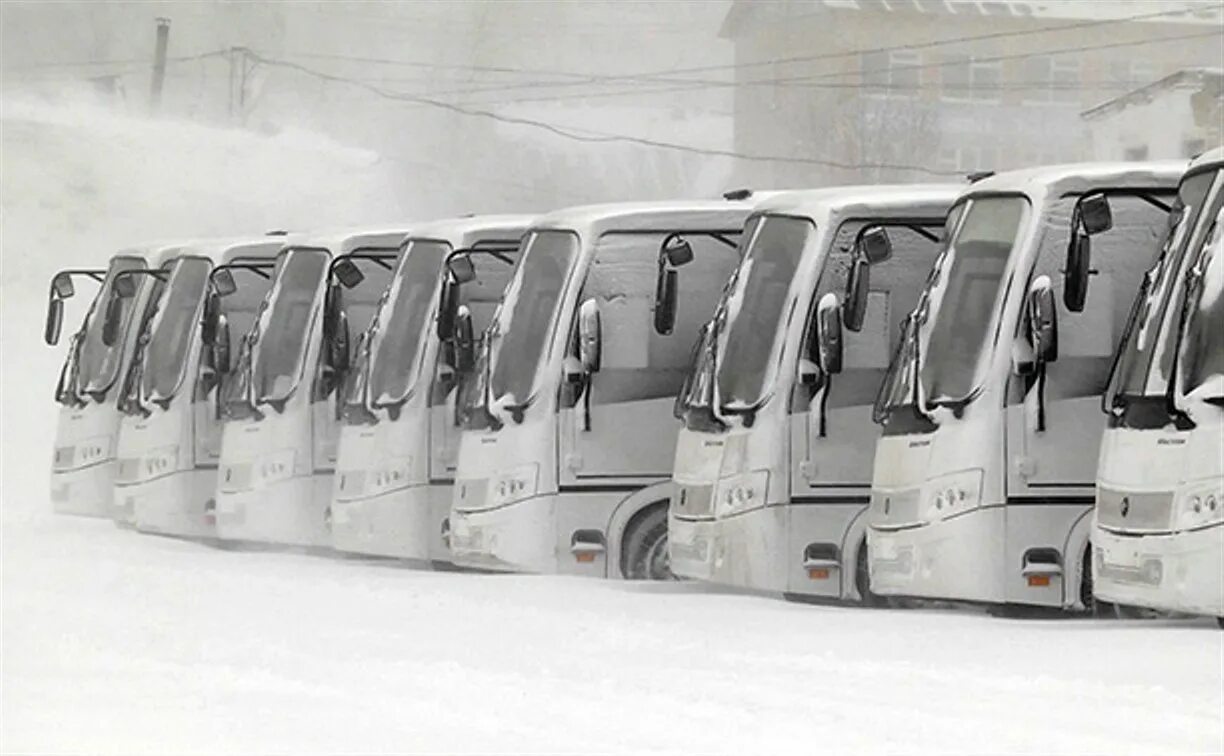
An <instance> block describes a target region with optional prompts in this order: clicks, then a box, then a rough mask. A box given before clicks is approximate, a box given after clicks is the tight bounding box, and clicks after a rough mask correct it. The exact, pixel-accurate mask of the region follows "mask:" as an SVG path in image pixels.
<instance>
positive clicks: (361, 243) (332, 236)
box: [285, 225, 410, 255]
mask: <svg viewBox="0 0 1224 756" xmlns="http://www.w3.org/2000/svg"><path fill="white" fill-rule="evenodd" d="M409 229H410V226H408V225H403V226H393V227H363V228H348V229H335V230H324V231H312V232H309V233H304V234H302V235H300V236H295V237H294V238H293V239H292V240H291V241H289V242H287V243H286V245H285V246H286V247H321V248H323V249H326V250H327V251H329V252H331V253H332V254H333V255H344V254H348V253H349V252H352V251H353V250H356V249H362V248H370V247H377V248H387V249H390V248H395V249H398V248H399V246H400V245H401V244H403V242H404V239H405V237H407V236H408V234H409V233H410V231H409Z"/></svg>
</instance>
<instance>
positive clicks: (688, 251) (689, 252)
mask: <svg viewBox="0 0 1224 756" xmlns="http://www.w3.org/2000/svg"><path fill="white" fill-rule="evenodd" d="M659 257H660V258H661V259H663V260H666V261H667V264H668V265H670V266H672V267H673V268H679V267H682V266H684V265H688V264H689V263H691V262H692V261H693V245H692V244H689V242H688V240H687V239H685V238H684V237H683V236H681V235H680V234H671V235H670V236H668V237H667V238H666V239H664V240H663V243H662V244H661V245H660V246H659Z"/></svg>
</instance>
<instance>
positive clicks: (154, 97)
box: [149, 18, 170, 113]
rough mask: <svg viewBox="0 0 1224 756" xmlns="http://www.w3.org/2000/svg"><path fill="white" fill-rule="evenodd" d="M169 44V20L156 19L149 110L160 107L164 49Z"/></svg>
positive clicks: (163, 78) (164, 66)
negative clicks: (155, 39)
mask: <svg viewBox="0 0 1224 756" xmlns="http://www.w3.org/2000/svg"><path fill="white" fill-rule="evenodd" d="M169 44H170V19H168V18H158V19H157V46H156V47H155V48H154V51H153V84H152V88H151V90H150V91H149V110H151V111H152V112H154V113H156V112H157V109H158V108H159V107H160V106H161V96H162V85H163V84H165V82H166V47H167V46H168V45H169Z"/></svg>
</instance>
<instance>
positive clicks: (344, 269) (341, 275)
mask: <svg viewBox="0 0 1224 756" xmlns="http://www.w3.org/2000/svg"><path fill="white" fill-rule="evenodd" d="M332 275H334V276H335V277H336V280H337V281H339V282H340V285H341V286H343V287H344V288H346V289H352V288H355V287H356V286H357V285H359V284H360V283H361V282H362V281H364V280H365V274H364V273H362V272H361V268H359V267H357V263H355V262H353V261H352V260H350V259H349V258H347V257H342V258H340V259H339V260H337V261H336V263H335V264H334V265H332Z"/></svg>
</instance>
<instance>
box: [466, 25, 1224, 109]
mask: <svg viewBox="0 0 1224 756" xmlns="http://www.w3.org/2000/svg"><path fill="white" fill-rule="evenodd" d="M1220 35H1224V30H1213V31H1209V32H1196V33H1194V34H1180V35H1174V36H1168V37H1160V38H1157V39H1143V40H1132V41H1126V42H1110V43H1107V44H1101V45H1083V46H1078V47H1065V48H1060V49H1053V50H1042V51H1032V52H1024V53H1011V54H1007V55H995V56H990V57H978V58H970V59H963V60H946V61H938V62H935V63H920V64H914V65H906V66H889V67H887V68H884V67H880V68H859V69H852V70H847V71H832V72H825V73H821V74H809V75H805V76H791V77H776V78H770V79H752V80H748V81H739V82H736V81H729V82H722V83H719V84H717V85H715V84H708V85H707V84H697V85H692V86H676V87H657V88H653V89H622V90H613V91H610V92H591V93H571V94H566V95H555V96H539V97H514V98H510V99H504V100H483V101H481V102H480V103H479V104H481V105H496V104H502V103H523V102H558V101H563V100H587V99H597V98H604V97H625V96H642V95H653V94H666V93H672V92H691V91H694V90H701V89H710V88H713V87H715V86H717V87H721V88H725V87H738V86H760V85H765V84H769V85H775V86H776V85H779V84H785V85H793V86H798V87H801V88H805V89H840V88H850V89H854V88H867V87H869V86H872V85H867V84H864V83H862V81H861V80H862V77H863V76H864V75H866V74H884V73H891V72H896V71H924V70H929V69H935V68H944V67H947V66H953V65H958V64H963V63H964V62H966V61H972V62H973V63H996V62H1003V61H1007V60H1020V59H1023V58H1031V57H1034V56H1047V55H1063V54H1067V53H1077V52H1091V51H1094V50H1110V49H1117V48H1122V47H1141V46H1144V45H1152V44H1161V43H1164V42H1177V41H1182V40H1188V39H1201V38H1206V37H1213V36H1220ZM856 74H857V75H858V76H859V78H860V81H859V82H840V83H836V82H835V83H833V84H838V85H837V86H834V85H833V84H831V83H828V82H825V81H823V80H826V79H832V78H835V77H845V76H854V75H856Z"/></svg>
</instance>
